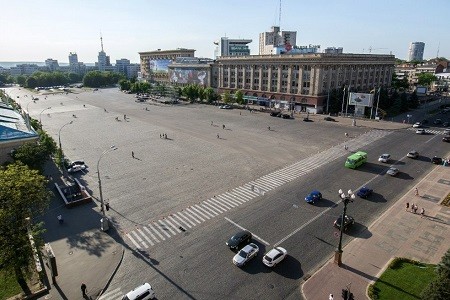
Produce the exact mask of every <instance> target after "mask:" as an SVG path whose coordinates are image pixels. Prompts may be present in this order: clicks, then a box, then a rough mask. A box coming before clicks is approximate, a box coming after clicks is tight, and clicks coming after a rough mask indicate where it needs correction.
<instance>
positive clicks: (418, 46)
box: [408, 42, 425, 61]
mask: <svg viewBox="0 0 450 300" xmlns="http://www.w3.org/2000/svg"><path fill="white" fill-rule="evenodd" d="M424 50H425V43H423V42H412V43H410V44H409V50H408V61H413V60H416V61H423V52H424Z"/></svg>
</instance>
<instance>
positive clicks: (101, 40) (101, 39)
mask: <svg viewBox="0 0 450 300" xmlns="http://www.w3.org/2000/svg"><path fill="white" fill-rule="evenodd" d="M100 44H101V45H102V52H103V37H102V32H100Z"/></svg>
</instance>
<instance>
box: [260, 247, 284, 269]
mask: <svg viewBox="0 0 450 300" xmlns="http://www.w3.org/2000/svg"><path fill="white" fill-rule="evenodd" d="M286 255H287V251H286V249H284V248H281V247H275V248H273V249H272V250H270V251H269V252H267V253H266V255H264V257H263V264H265V265H266V266H268V267H275V266H276V265H277V264H278V263H279V262H281V261H282V260H283V259H284V258H285V257H286Z"/></svg>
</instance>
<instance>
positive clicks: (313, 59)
mask: <svg viewBox="0 0 450 300" xmlns="http://www.w3.org/2000/svg"><path fill="white" fill-rule="evenodd" d="M394 64H395V56H394V55H371V54H328V53H315V54H294V55H276V56H275V55H269V56H268V55H253V56H245V57H220V58H218V59H217V60H216V64H215V65H214V66H213V68H217V70H216V71H214V70H213V71H212V72H213V77H214V74H217V75H216V76H217V89H218V91H219V93H223V92H227V91H228V92H231V93H234V92H235V91H237V90H241V91H242V92H243V93H244V95H245V96H247V99H248V98H249V97H251V98H254V99H258V100H263V101H264V100H267V101H269V100H270V101H271V100H277V101H279V102H280V103H281V104H282V105H283V104H284V105H286V104H289V105H290V103H295V109H296V110H299V111H310V112H313V113H320V112H322V111H323V106H324V101H326V97H327V94H328V92H329V91H331V90H333V89H340V88H342V87H343V86H347V87H350V88H351V89H352V90H354V91H361V92H365V91H370V90H371V89H373V88H374V87H389V86H390V84H391V80H392V74H393V72H394ZM212 81H213V82H214V78H213V79H212Z"/></svg>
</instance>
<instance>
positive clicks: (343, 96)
mask: <svg viewBox="0 0 450 300" xmlns="http://www.w3.org/2000/svg"><path fill="white" fill-rule="evenodd" d="M344 102H345V85H344V90H343V94H342V109H341V114H342V115H343V114H344Z"/></svg>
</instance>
